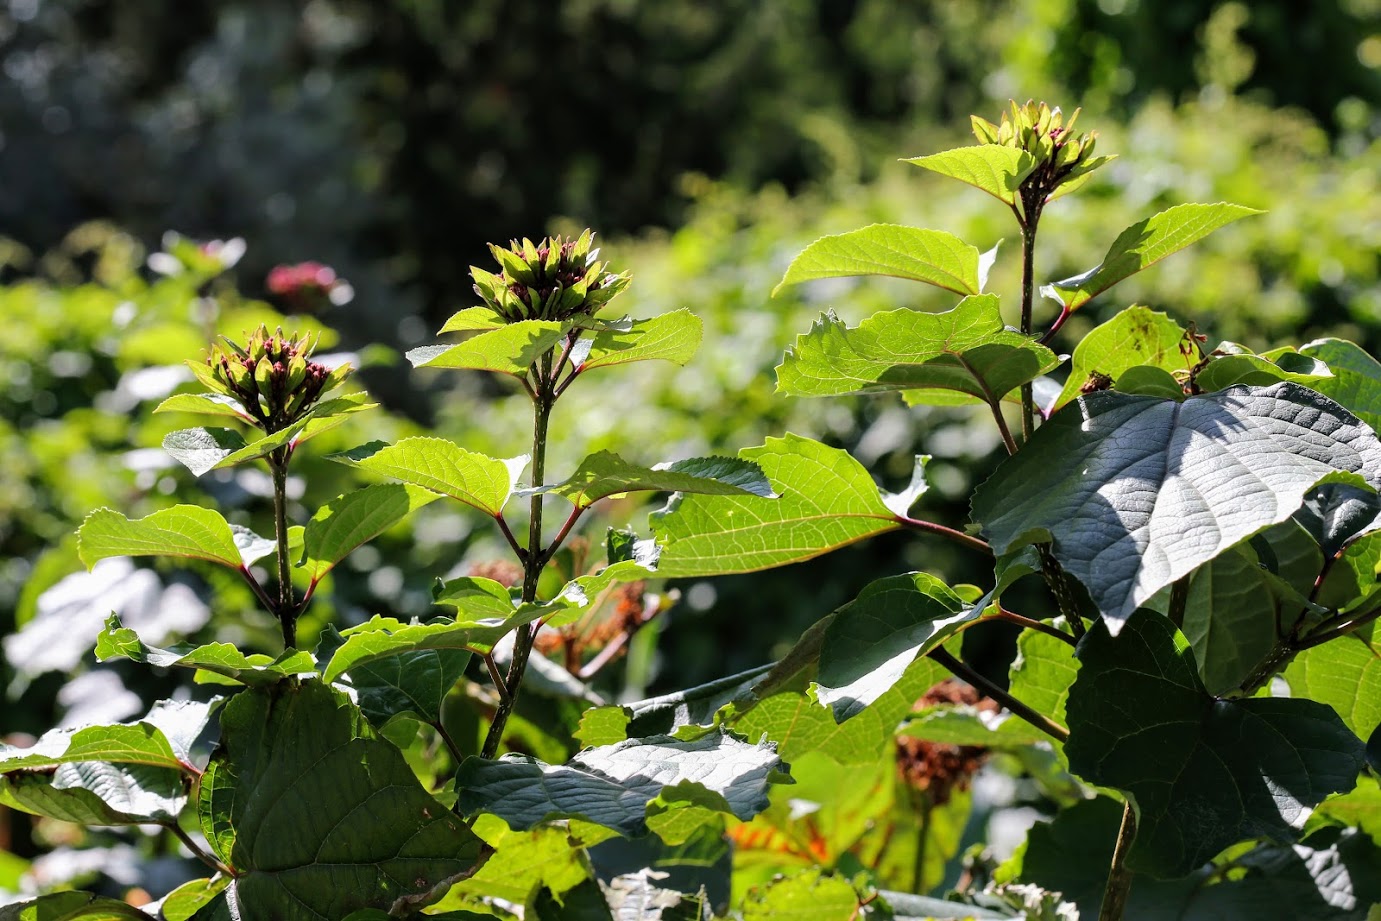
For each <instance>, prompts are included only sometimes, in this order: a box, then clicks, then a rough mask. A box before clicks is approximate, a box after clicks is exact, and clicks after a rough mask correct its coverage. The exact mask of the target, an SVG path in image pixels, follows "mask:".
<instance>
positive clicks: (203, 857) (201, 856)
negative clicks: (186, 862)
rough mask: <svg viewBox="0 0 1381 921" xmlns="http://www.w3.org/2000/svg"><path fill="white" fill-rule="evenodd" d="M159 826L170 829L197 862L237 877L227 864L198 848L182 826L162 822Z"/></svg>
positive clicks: (175, 823)
mask: <svg viewBox="0 0 1381 921" xmlns="http://www.w3.org/2000/svg"><path fill="white" fill-rule="evenodd" d="M159 824H160V825H162V826H163V827H164V828H166V829H168V831H170V832H172V833H173V834H174V835H176V836H177V840H179V841H181V842H182V844H183V846H185V847H186V848H187V850H189V851H191V852H192V856H193V857H195V858H196V859H197V860H200V861H201V862H202V863H204V864H206V865H207V866H208V867H210V868H211V869H213V870H215V871H216V872H217V873H224V874H225V875H226V876H234V875H235V872H234V871H233V870H231V869H230V868H229V867H227V866H226V865H225V864H223V863H221V862H220V861H219V860H217V859H216V858H214V857H212V856H211V855H210V854H208V853H206V852H205V851H203V850H202V849H201V847H200V846H198V845H197V843H196V842H195V841H193V840H192V836H191V835H189V834H187V832H185V831H183V830H182V826H180V825H178V824H177V822H160V823H159Z"/></svg>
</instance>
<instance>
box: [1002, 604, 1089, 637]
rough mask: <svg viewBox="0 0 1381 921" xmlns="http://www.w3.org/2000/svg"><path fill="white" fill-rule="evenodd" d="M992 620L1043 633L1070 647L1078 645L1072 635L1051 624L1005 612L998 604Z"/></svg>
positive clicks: (1012, 612)
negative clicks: (1003, 621)
mask: <svg viewBox="0 0 1381 921" xmlns="http://www.w3.org/2000/svg"><path fill="white" fill-rule="evenodd" d="M992 619H993V620H1005V621H1007V622H1008V623H1009V624H1016V625H1017V626H1019V627H1025V628H1026V629H1028V630H1035V631H1036V632H1038V633H1044V634H1045V635H1046V636H1053V637H1054V638H1055V639H1057V640H1059V641H1060V642H1062V643H1068V644H1069V645H1071V646H1078V645H1079V641H1078V640H1077V639H1075V638H1074V636H1073V635H1072V634H1069V633H1065V632H1064V631H1063V630H1061V629H1060V628H1058V627H1056V626H1054V625H1053V624H1047V623H1046V622H1045V621H1043V620H1035V619H1034V618H1030V617H1023V616H1022V615H1020V614H1018V613H1016V612H1015V611H1009V610H1007V609H1006V608H1004V607H1003V606H1002V605H1000V604H999V605H998V606H997V615H996V616H995V617H993V618H992Z"/></svg>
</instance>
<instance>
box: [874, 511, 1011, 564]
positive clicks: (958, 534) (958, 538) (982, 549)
mask: <svg viewBox="0 0 1381 921" xmlns="http://www.w3.org/2000/svg"><path fill="white" fill-rule="evenodd" d="M897 521H899V522H901V523H902V524H904V525H906V526H907V527H908V528H915V529H916V530H917V531H925V532H926V533H928V534H937V535H939V536H940V537H944V538H947V539H949V540H951V541H954V542H955V543H956V544H963V545H964V546H965V547H968V548H969V549H970V550H977V551H978V552H979V553H983V554H986V555H987V556H992V555H993V548H992V547H990V546H988V542H987V541H985V540H983V539H982V538H979V537H974V536H972V535H970V534H965V533H964V532H963V531H956V530H955V529H954V528H947V527H945V526H944V525H942V524H936V523H935V522H933V521H924V520H922V519H919V518H908V517H906V516H905V515H898V516H897Z"/></svg>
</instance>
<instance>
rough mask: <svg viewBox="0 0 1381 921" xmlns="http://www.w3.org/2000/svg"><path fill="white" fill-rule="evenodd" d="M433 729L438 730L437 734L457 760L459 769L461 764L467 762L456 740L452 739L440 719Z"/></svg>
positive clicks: (433, 724) (433, 725)
mask: <svg viewBox="0 0 1381 921" xmlns="http://www.w3.org/2000/svg"><path fill="white" fill-rule="evenodd" d="M432 728H433V729H435V730H436V734H437V735H438V736H439V737H440V738H441V741H442V742H444V743H445V745H446V748H447V749H448V750H449V751H450V753H451V757H452V758H454V759H455V762H456V766H457V767H459V766H460V762H462V761H464V760H465V754H464V753H463V752H462V751H461V750H460V746H459V745H457V744H456V740H455V739H453V738H451V734H450V733H449V732H447V731H446V727H445V726H443V725H442V724H441V719H440V717H438V718H437V720H436V722H434V723H432Z"/></svg>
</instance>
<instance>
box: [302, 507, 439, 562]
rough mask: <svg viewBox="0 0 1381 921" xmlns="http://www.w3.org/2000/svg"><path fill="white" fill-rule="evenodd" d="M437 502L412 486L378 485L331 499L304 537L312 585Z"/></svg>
mask: <svg viewBox="0 0 1381 921" xmlns="http://www.w3.org/2000/svg"><path fill="white" fill-rule="evenodd" d="M438 498H440V497H439V496H438V495H437V494H436V493H434V492H431V491H430V490H426V489H422V488H420V487H417V486H413V485H412V484H410V483H402V484H397V483H378V484H375V485H373V486H366V487H365V488H364V489H357V490H355V491H354V492H348V493H346V494H345V495H343V496H337V497H336V498H334V499H332V500H331V501H330V502H328V503H326V504H325V505H323V506H322V507H321V508H320V509H319V510H318V511H317V513H316V514H315V515H313V516H312V520H311V521H309V522H307V527H306V530H305V531H304V532H303V535H302V546H303V549H304V550H305V551H306V555H307V557H306V563H305V565H306V567H307V572H308V574H309V575H310V576H311V579H312V581H313V582H316V581H319V580H320V579H321V577H322V576H324V575H326V573H328V572H330V571H331V569H332V568H333V567H335V565H336V564H337V563H339V562H340V561H341V560H343V559H345V558H346V557H347V556H349V555H350V551H352V550H354V549H355V548H356V547H358V546H360V545H361V544H365V543H368V542H369V541H371V540H373V539H374V538H376V537H378V536H379V535H380V534H382V533H383V532H384V531H387V530H388V529H389V528H391V527H393V526H394V525H395V524H397V523H398V522H400V521H402V520H403V519H404V518H406V517H408V516H409V515H411V514H412V513H413V512H415V511H417V510H418V509H419V508H421V507H422V506H424V505H427V504H429V503H431V502H433V501H435V500H436V499H438Z"/></svg>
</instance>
